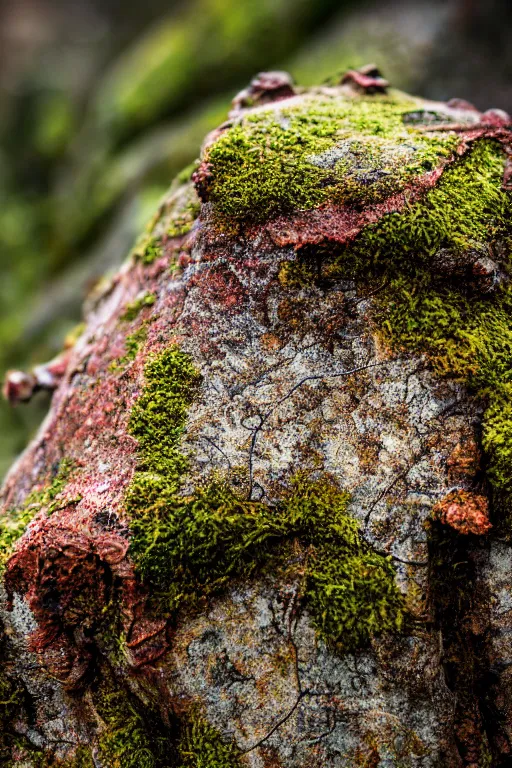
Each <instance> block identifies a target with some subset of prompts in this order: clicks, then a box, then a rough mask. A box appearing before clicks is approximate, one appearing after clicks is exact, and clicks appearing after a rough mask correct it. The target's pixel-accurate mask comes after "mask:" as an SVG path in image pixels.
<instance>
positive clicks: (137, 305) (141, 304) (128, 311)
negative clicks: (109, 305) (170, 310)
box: [121, 293, 156, 322]
mask: <svg viewBox="0 0 512 768" xmlns="http://www.w3.org/2000/svg"><path fill="white" fill-rule="evenodd" d="M155 301H156V296H155V294H154V293H145V294H144V296H139V298H137V299H135V300H134V301H130V302H129V303H128V304H127V305H126V308H125V310H124V312H123V314H122V315H121V320H124V321H126V322H131V321H132V320H135V319H136V318H137V317H138V316H139V314H140V313H141V312H142V310H143V309H145V307H152V306H153V304H154V303H155Z"/></svg>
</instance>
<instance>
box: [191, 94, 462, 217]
mask: <svg viewBox="0 0 512 768" xmlns="http://www.w3.org/2000/svg"><path fill="white" fill-rule="evenodd" d="M414 108H415V102H414V100H412V99H405V98H404V97H402V96H389V97H375V96H373V97H371V98H358V99H342V98H341V97H340V95H339V93H336V95H335V96H332V97H329V96H326V95H324V96H321V97H320V96H314V95H308V96H306V97H304V98H303V100H302V101H301V103H300V104H298V105H294V106H288V107H282V108H280V109H278V110H277V109H265V110H260V111H257V112H254V113H252V114H248V115H246V116H244V117H242V118H241V119H240V120H239V121H237V122H235V124H234V125H233V126H232V127H231V128H230V129H229V130H227V131H225V132H223V133H222V134H221V135H220V136H219V138H218V139H217V141H215V142H214V143H213V144H212V145H211V146H210V147H209V148H208V149H207V150H206V153H205V158H204V159H205V162H206V163H207V164H208V172H209V180H208V182H207V193H208V198H209V200H210V201H211V202H212V203H213V204H214V210H215V211H216V213H217V215H218V216H219V217H221V218H223V219H224V220H225V222H226V223H227V224H228V225H230V226H232V225H233V224H236V223H237V222H238V223H240V222H243V221H263V220H265V219H267V218H268V217H269V216H272V215H275V214H277V213H282V212H288V211H292V210H296V209H308V208H314V207H317V206H319V205H321V204H322V203H324V202H326V201H331V202H335V203H342V202H344V203H348V202H350V203H354V204H368V203H369V202H377V201H379V200H382V199H383V198H385V197H386V196H388V195H390V194H392V193H395V192H397V191H399V190H401V189H403V187H404V186H405V184H407V183H408V182H410V181H411V180H413V179H414V178H416V177H418V176H420V175H422V174H424V173H425V171H426V170H430V169H432V168H434V167H436V166H437V165H439V163H440V161H441V160H442V158H445V157H447V156H449V155H450V154H451V153H452V151H453V149H454V148H455V146H456V143H457V139H456V137H454V136H452V135H449V134H445V135H440V134H438V135H435V136H434V135H429V136H427V135H426V134H425V133H424V132H422V131H420V130H418V129H417V128H416V127H414V126H413V125H410V124H408V125H406V124H404V116H405V115H406V114H407V113H410V112H411V110H413V109H414Z"/></svg>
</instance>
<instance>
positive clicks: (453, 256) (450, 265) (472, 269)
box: [432, 245, 506, 293]
mask: <svg viewBox="0 0 512 768" xmlns="http://www.w3.org/2000/svg"><path fill="white" fill-rule="evenodd" d="M492 256H493V253H492V251H491V250H490V248H489V247H488V246H486V245H481V246H477V247H474V248H470V249H468V250H466V251H462V252H461V251H458V250H454V249H452V248H439V250H438V251H437V252H436V253H435V254H434V256H433V257H432V267H433V268H434V269H435V271H436V272H438V273H439V274H440V275H446V276H447V277H461V278H465V279H466V280H467V281H468V284H470V285H472V287H473V288H476V290H478V291H481V292H482V293H490V292H491V291H494V290H495V289H496V288H497V287H498V286H499V285H501V283H502V282H503V281H504V280H505V279H506V275H505V273H504V272H503V271H502V270H501V268H500V266H499V264H498V263H497V262H496V261H495V260H494V258H492Z"/></svg>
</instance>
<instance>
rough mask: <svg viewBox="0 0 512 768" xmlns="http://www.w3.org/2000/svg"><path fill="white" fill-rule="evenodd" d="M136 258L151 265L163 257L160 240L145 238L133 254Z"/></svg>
mask: <svg viewBox="0 0 512 768" xmlns="http://www.w3.org/2000/svg"><path fill="white" fill-rule="evenodd" d="M133 255H134V258H135V259H136V260H137V261H141V262H142V263H143V264H146V265H149V264H152V263H153V262H154V261H156V260H157V259H159V258H160V256H162V255H163V248H162V245H161V243H160V240H159V239H158V238H154V237H148V236H145V237H144V238H143V239H142V242H141V243H140V244H139V245H138V246H136V248H135V250H134V252H133Z"/></svg>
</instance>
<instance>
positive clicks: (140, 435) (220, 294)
mask: <svg viewBox="0 0 512 768" xmlns="http://www.w3.org/2000/svg"><path fill="white" fill-rule="evenodd" d="M509 122H510V121H509V119H508V118H507V116H505V115H504V114H503V113H500V112H497V111H491V112H489V113H483V114H481V113H479V112H477V111H476V110H474V109H470V108H469V107H468V106H467V105H465V106H464V105H462V106H461V105H460V104H458V105H457V104H455V105H454V104H451V105H450V104H434V103H431V102H425V101H423V100H422V99H420V98H416V97H411V96H408V95H405V94H402V93H399V92H397V91H394V90H392V89H389V88H388V86H387V84H386V83H385V81H384V79H383V78H382V76H381V75H380V74H379V73H378V72H377V71H375V69H374V68H371V67H370V68H366V69H365V70H364V71H361V72H350V73H348V74H347V75H346V76H345V77H344V78H343V82H337V81H336V80H333V81H332V82H331V83H330V84H329V85H326V86H324V87H318V88H313V89H302V88H300V87H297V86H293V84H292V83H291V81H290V78H288V77H287V76H286V75H285V74H283V73H281V72H276V73H266V74H260V75H259V76H257V77H256V78H255V79H254V80H253V81H252V83H251V84H250V85H249V87H248V88H247V89H246V90H245V91H243V92H242V93H241V94H239V95H238V96H237V97H236V99H235V101H234V105H233V110H232V112H231V113H230V115H229V118H228V120H227V122H226V123H224V124H222V125H221V126H220V127H219V128H218V129H217V130H215V131H214V132H213V133H212V134H210V135H209V136H208V137H207V139H206V141H205V144H204V146H203V150H202V155H201V157H200V159H199V161H198V162H197V163H195V164H194V165H193V167H188V168H187V169H186V170H185V171H184V172H183V174H180V176H179V177H178V179H177V180H176V182H175V183H174V184H173V186H172V188H171V191H170V193H169V195H168V196H167V197H166V199H165V200H164V201H163V202H162V204H161V205H160V206H159V208H158V210H157V211H156V213H155V215H154V216H153V218H152V220H151V222H150V224H149V225H148V227H147V229H146V231H145V233H144V234H143V236H142V238H141V239H140V241H139V242H138V244H137V245H136V247H135V248H134V250H133V251H132V252H131V253H130V256H129V258H128V260H127V262H126V263H125V265H124V266H123V268H122V270H121V271H120V272H119V274H118V275H115V276H114V277H112V279H110V280H105V281H104V283H103V284H102V285H101V286H99V287H98V290H97V292H96V294H95V295H93V296H91V297H90V299H89V302H88V311H87V317H86V322H85V327H84V328H83V329H82V332H81V333H80V334H79V335H78V338H76V339H75V340H74V345H73V346H72V347H70V348H69V350H67V351H66V353H65V355H64V357H63V358H62V359H59V361H60V364H61V365H60V368H59V366H57V367H55V362H54V363H53V368H52V370H54V371H55V374H54V377H55V379H56V380H55V381H54V380H52V386H53V385H55V386H56V392H55V394H54V400H53V405H52V409H51V411H50V414H49V416H48V419H47V422H46V423H45V425H44V428H43V429H42V430H41V433H40V434H39V435H38V436H37V437H36V438H35V441H34V443H33V444H32V445H31V446H29V448H28V450H27V452H26V454H25V455H24V456H23V458H22V459H21V461H20V463H19V464H18V465H17V466H16V467H15V469H14V470H13V472H12V474H11V476H10V478H9V481H8V484H7V485H6V487H5V489H4V510H5V511H4V515H5V517H4V520H5V522H4V523H3V525H2V527H1V530H2V531H3V535H2V537H1V538H0V544H1V543H2V542H3V544H2V556H3V560H4V561H5V562H4V568H5V584H6V587H7V588H8V598H9V603H6V609H5V611H4V613H5V616H6V622H7V629H8V631H6V637H7V638H10V639H9V640H8V642H9V643H12V644H13V646H12V647H13V648H21V649H22V650H23V653H19V654H18V656H19V661H16V662H15V663H14V664H13V670H12V672H13V679H15V678H16V676H19V675H21V673H22V671H23V665H24V664H26V663H27V662H26V659H27V658H28V657H27V656H26V655H25V656H24V655H23V654H29V653H33V652H34V653H35V658H36V660H37V664H39V665H41V668H42V669H43V670H44V673H43V672H37V673H34V674H35V675H36V678H37V679H38V680H39V677H38V675H39V674H40V675H41V676H42V675H43V674H45V675H47V678H45V679H48V680H49V681H51V683H48V684H49V685H50V684H51V685H52V686H54V688H52V691H54V693H53V694H52V697H53V698H52V697H49V696H46V698H45V697H42V696H40V697H39V698H38V697H37V696H36V695H33V694H30V690H34V688H31V689H29V697H30V702H29V706H28V710H27V712H28V714H26V718H28V717H29V715H30V716H31V717H32V720H30V721H29V720H27V719H26V718H25V720H24V719H23V716H21V717H20V725H19V726H18V727H19V728H20V729H21V730H23V729H24V732H23V735H24V736H27V738H32V741H33V742H34V744H32V747H34V746H37V743H35V742H37V739H39V741H40V743H42V744H43V752H44V750H45V749H46V750H48V749H49V748H50V747H49V744H48V743H47V741H48V740H46V741H45V739H46V737H45V735H44V732H43V731H42V729H41V728H40V726H39V723H41V722H43V723H44V722H45V721H46V720H47V719H48V718H49V716H50V715H49V713H50V705H49V704H48V701H50V700H51V701H52V702H54V703H53V704H52V707H54V709H56V710H57V711H58V712H59V713H60V715H61V718H60V720H58V722H57V724H56V725H55V728H56V729H57V731H58V733H59V734H60V736H59V738H61V739H62V740H63V741H64V731H65V730H66V731H68V730H69V732H72V733H73V738H74V741H73V743H72V744H71V745H69V749H68V751H67V752H65V751H64V750H61V752H60V753H59V754H58V755H57V757H56V759H57V764H58V761H59V760H60V761H61V762H62V761H64V760H70V759H71V760H72V759H73V754H74V751H76V750H77V749H80V750H82V754H81V755H80V759H83V760H85V761H86V764H87V760H89V757H90V755H89V753H88V752H87V750H88V749H89V747H90V750H91V755H92V757H93V759H94V760H96V761H97V760H99V761H100V762H102V764H105V765H107V766H112V768H118V766H119V768H121V767H122V766H125V765H126V766H131V765H141V766H148V768H153V767H154V768H164V767H165V768H167V766H169V768H185V767H186V768H206V767H207V766H208V768H214V766H218V767H219V768H234V766H244V765H250V764H251V760H252V759H253V758H254V760H257V761H259V762H261V764H262V765H276V766H285V767H286V768H302V766H304V765H311V766H312V767H314V768H316V766H322V768H323V766H325V765H337V764H341V763H340V760H343V761H344V762H345V763H346V764H347V765H350V766H352V765H365V764H366V765H369V764H372V765H379V764H382V765H384V764H390V765H391V764H392V765H403V766H407V767H408V768H413V767H414V766H417V765H420V764H422V765H427V766H432V768H434V766H437V765H443V766H448V767H449V768H451V767H452V766H453V767H454V768H455V766H458V765H459V764H460V755H463V756H464V760H466V762H467V764H468V765H469V764H470V763H469V762H468V761H469V759H470V758H471V759H473V762H474V761H475V760H479V759H480V756H483V755H485V760H487V761H488V760H489V758H488V755H490V756H491V759H492V760H498V759H500V755H502V754H505V752H504V751H503V750H504V749H505V748H504V747H503V744H504V743H505V744H506V735H505V736H503V735H502V732H501V731H500V732H499V733H497V731H496V730H493V728H495V726H493V724H492V723H491V722H490V720H489V717H488V709H486V707H487V705H488V701H489V697H490V695H491V693H490V692H491V691H494V692H495V693H496V695H495V697H494V698H495V702H496V703H495V706H496V708H497V711H498V713H499V722H500V723H502V722H503V723H506V722H507V720H506V718H507V717H508V714H507V705H506V702H507V700H508V699H507V696H508V693H507V692H508V687H507V686H508V683H507V679H506V675H501V673H500V672H499V670H500V669H501V667H500V666H499V664H500V662H499V659H500V658H501V656H500V653H502V651H501V650H500V649H499V648H497V649H496V647H494V646H492V647H491V645H490V643H491V642H492V641H491V640H490V639H489V640H485V641H484V639H483V638H484V637H485V638H487V637H488V636H490V631H491V628H492V627H496V626H498V628H499V631H500V632H502V635H500V636H499V637H500V642H503V643H505V644H506V643H507V642H508V641H507V639H506V638H507V636H508V635H507V631H508V630H507V627H508V625H507V620H503V614H498V613H497V609H496V608H495V603H494V602H493V601H492V600H487V598H486V595H487V594H488V592H487V591H486V590H490V591H491V592H492V590H496V589H497V587H496V582H495V581H492V579H491V577H490V576H489V574H491V575H493V574H495V573H499V574H501V576H500V578H503V579H505V575H504V574H506V573H507V569H506V568H505V566H503V565H502V566H500V567H499V568H494V566H493V565H492V563H493V560H492V557H497V555H496V554H495V553H496V548H498V549H499V548H501V549H500V551H501V550H503V551H504V552H505V554H502V555H500V557H502V558H504V560H503V562H508V561H507V560H506V557H508V556H509V555H510V558H509V559H510V561H511V562H512V554H510V553H509V550H510V542H509V539H508V537H509V529H508V527H507V526H508V502H507V499H508V494H509V493H510V492H511V489H510V487H509V483H508V476H509V475H508V472H509V466H508V465H509V454H510V446H509V443H510V439H509V438H510V435H509V433H510V432H511V430H510V425H509V421H510V413H509V411H510V408H509V384H510V382H509V380H508V377H509V370H510V369H512V366H511V365H510V360H509V348H512V347H511V345H510V338H509V337H510V332H511V329H510V321H509V316H510V311H509V310H510V307H509V296H510V290H511V289H510V287H509V286H510V284H509V272H510V267H509V244H510V221H511V217H510V191H509V190H508V180H509V175H510V170H509V163H508V157H509V151H510V147H509V140H510V133H511V131H510V125H509ZM45 372H46V373H48V369H43V370H42V371H41V370H40V371H38V375H39V377H40V378H39V379H37V381H42V382H43V383H44V382H45V376H44V374H45ZM68 470H69V471H68ZM465 500H469V501H468V503H467V504H466V503H465ZM439 510H442V514H440V513H439ZM471 510H473V511H471ZM475 510H476V512H475ZM476 513H478V525H476V524H475V520H473V521H471V520H469V521H468V520H467V519H465V518H464V515H466V517H468V516H470V515H471V514H476ZM498 539H499V540H498ZM493 553H494V554H493ZM507 553H508V554H507ZM500 562H501V561H500ZM492 578H494V576H492ZM491 581H492V583H491ZM500 583H501V582H500ZM503 588H505V587H503ZM507 588H508V587H507ZM500 594H501V593H500ZM496 604H497V603H496ZM503 621H505V626H503ZM500 622H502V623H500ZM27 626H28V627H29V629H30V641H29V643H30V644H29V645H28V646H27V645H26V641H25V639H23V638H24V634H26V632H25V629H26V627H27ZM22 629H23V631H24V634H23V632H22V631H21V630H22ZM22 635H23V638H22ZM23 643H25V645H23ZM485 643H489V645H485ZM492 654H495V657H493V658H494V659H495V660H496V658H497V659H498V662H497V663H496V664H495V663H494V661H493V667H492V670H493V671H491V664H490V661H489V659H490V658H491V655H492ZM14 656H15V654H14ZM11 657H13V654H12V653H11ZM11 657H10V658H11ZM30 658H32V657H30ZM503 668H505V667H503ZM496 670H498V671H496ZM9 672H11V670H9ZM447 676H448V677H447ZM9 679H11V678H10V677H9ZM447 679H448V682H449V685H447V682H446V681H447ZM493 686H494V687H493ZM36 690H39V689H37V688H36ZM55 692H58V695H60V696H61V697H62V698H61V699H58V696H57V693H55ZM500 697H501V698H500ZM501 702H505V703H504V704H502V703H501ZM31 712H35V713H36V715H33V714H30V713H31ZM52 712H53V710H52ZM9 717H11V714H9ZM27 722H30V724H31V726H32V725H33V727H31V728H29V727H28V726H27V725H26V723H27ZM52 722H55V719H54V720H53V721H52ZM500 728H501V725H500ZM59 729H60V731H59ZM502 730H503V732H505V733H506V727H505V725H504V726H503V729H502ZM33 731H34V732H35V735H34V734H33V733H32V732H33ZM41 733H43V735H41ZM74 734H77V737H76V738H75V736H74ZM78 735H79V738H78ZM23 748H24V749H25V748H26V749H28V747H25V746H24V747H23ZM76 754H77V755H79V754H80V752H77V753H76ZM474 755H476V756H477V757H476V758H473V757H472V756H474ZM466 758H467V759H466ZM52 759H53V758H52ZM482 759H483V758H482ZM77 760H78V757H77ZM63 764H65V763H63Z"/></svg>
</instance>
